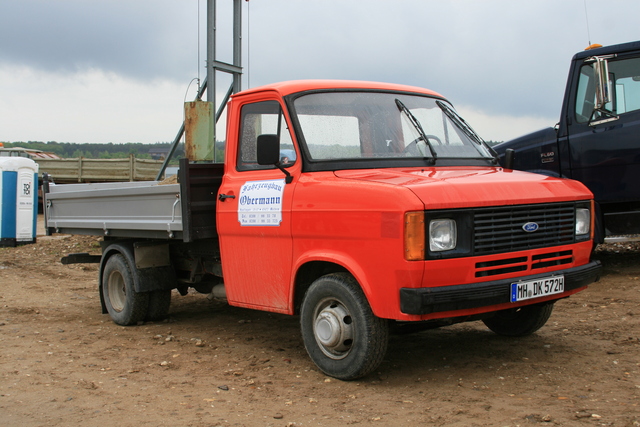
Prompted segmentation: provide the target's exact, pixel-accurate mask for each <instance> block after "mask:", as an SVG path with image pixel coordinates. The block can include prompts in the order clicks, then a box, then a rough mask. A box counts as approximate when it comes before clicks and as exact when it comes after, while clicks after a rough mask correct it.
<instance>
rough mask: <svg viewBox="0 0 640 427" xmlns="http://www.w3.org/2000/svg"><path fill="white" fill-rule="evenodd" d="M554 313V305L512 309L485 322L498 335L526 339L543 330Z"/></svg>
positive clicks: (545, 304) (499, 313)
mask: <svg viewBox="0 0 640 427" xmlns="http://www.w3.org/2000/svg"><path fill="white" fill-rule="evenodd" d="M552 311H553V303H543V304H536V305H528V306H524V307H518V308H510V309H508V310H502V311H498V312H496V313H495V315H494V316H493V317H489V318H487V319H484V320H483V322H484V324H485V325H487V327H488V328H489V329H491V330H492V331H493V332H495V333H496V334H498V335H504V336H507V337H524V336H526V335H531V334H532V333H534V332H535V331H537V330H538V329H540V328H542V327H543V326H544V324H545V323H547V320H549V317H550V316H551V312H552Z"/></svg>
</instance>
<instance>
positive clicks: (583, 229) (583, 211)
mask: <svg viewBox="0 0 640 427" xmlns="http://www.w3.org/2000/svg"><path fill="white" fill-rule="evenodd" d="M590 231H591V210H589V209H587V208H577V209H576V236H584V235H585V234H589V232H590Z"/></svg>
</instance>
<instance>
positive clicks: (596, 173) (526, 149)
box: [494, 41, 640, 243]
mask: <svg viewBox="0 0 640 427" xmlns="http://www.w3.org/2000/svg"><path fill="white" fill-rule="evenodd" d="M494 149H495V150H496V151H497V152H498V154H499V155H500V157H501V161H502V164H503V166H505V168H507V169H518V170H525V171H530V172H537V173H541V174H545V175H549V176H555V177H566V178H572V179H575V180H578V181H581V182H582V183H583V184H585V185H586V186H587V187H588V188H589V190H591V192H592V193H593V194H594V197H595V201H596V215H595V222H596V240H595V241H596V242H597V243H602V242H604V241H616V240H638V239H640V41H636V42H630V43H624V44H618V45H612V46H607V47H602V46H599V45H592V46H590V47H589V48H587V49H586V50H585V51H583V52H579V53H577V54H576V55H574V57H573V59H572V60H571V67H570V69H569V77H568V79H567V86H566V90H565V94H564V100H563V104H562V111H561V115H560V121H559V122H558V124H557V125H556V126H555V127H550V128H546V129H542V130H539V131H537V132H533V133H530V134H528V135H524V136H521V137H519V138H516V139H514V140H511V141H507V142H504V143H501V144H498V145H496V146H495V147H494Z"/></svg>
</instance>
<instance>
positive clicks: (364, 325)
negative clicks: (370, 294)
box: [300, 273, 389, 380]
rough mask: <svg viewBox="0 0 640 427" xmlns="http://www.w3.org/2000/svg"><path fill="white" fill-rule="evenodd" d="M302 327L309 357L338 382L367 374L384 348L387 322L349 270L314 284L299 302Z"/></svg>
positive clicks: (386, 343) (382, 355)
mask: <svg viewBox="0 0 640 427" xmlns="http://www.w3.org/2000/svg"><path fill="white" fill-rule="evenodd" d="M300 327H301V330H302V339H303V341H304V346H305V348H306V349H307V353H309V356H310V357H311V360H313V362H314V363H315V364H316V365H317V366H318V368H320V370H321V371H322V372H324V373H325V374H327V375H329V376H332V377H335V378H338V379H341V380H354V379H357V378H360V377H363V376H365V375H367V374H369V373H371V372H372V371H373V370H375V369H376V368H377V367H378V366H380V363H381V362H382V359H383V358H384V356H385V354H386V352H387V345H388V342H389V325H388V322H387V321H386V320H384V319H380V318H378V317H376V316H375V315H374V314H373V312H372V311H371V307H369V303H368V302H367V299H366V297H365V295H364V293H363V292H362V289H360V286H359V285H358V283H357V282H356V280H355V279H354V278H353V277H352V276H351V275H349V274H347V273H334V274H328V275H326V276H322V277H320V278H319V279H317V280H316V281H315V282H313V284H312V285H311V287H310V288H309V289H308V290H307V293H306V294H305V296H304V300H303V302H302V310H301V315H300Z"/></svg>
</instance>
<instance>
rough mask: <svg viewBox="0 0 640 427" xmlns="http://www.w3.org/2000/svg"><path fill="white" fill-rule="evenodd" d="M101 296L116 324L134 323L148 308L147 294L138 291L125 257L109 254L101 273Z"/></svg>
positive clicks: (142, 316) (143, 316)
mask: <svg viewBox="0 0 640 427" xmlns="http://www.w3.org/2000/svg"><path fill="white" fill-rule="evenodd" d="M102 296H103V299H104V303H105V306H106V307H107V311H108V312H109V316H111V319H113V321H114V322H115V323H117V324H118V325H122V326H127V325H135V324H136V323H138V322H140V321H142V320H144V318H145V316H146V315H147V310H148V308H149V294H148V293H138V292H136V291H135V288H134V284H133V274H132V273H131V269H130V268H129V264H128V263H127V261H126V259H125V257H124V256H123V255H121V254H116V255H113V256H111V257H110V258H109V259H108V260H107V263H106V264H105V266H104V271H103V273H102Z"/></svg>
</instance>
